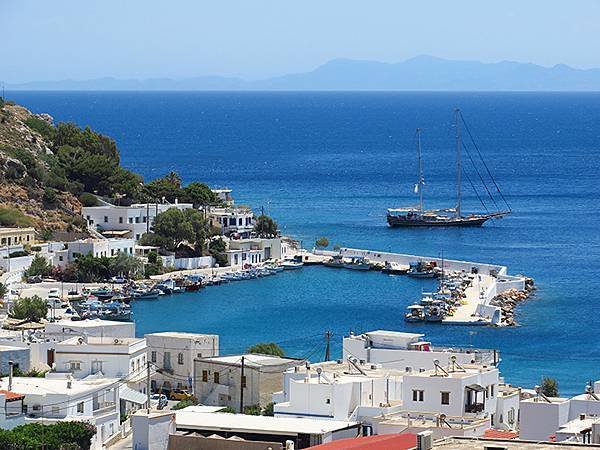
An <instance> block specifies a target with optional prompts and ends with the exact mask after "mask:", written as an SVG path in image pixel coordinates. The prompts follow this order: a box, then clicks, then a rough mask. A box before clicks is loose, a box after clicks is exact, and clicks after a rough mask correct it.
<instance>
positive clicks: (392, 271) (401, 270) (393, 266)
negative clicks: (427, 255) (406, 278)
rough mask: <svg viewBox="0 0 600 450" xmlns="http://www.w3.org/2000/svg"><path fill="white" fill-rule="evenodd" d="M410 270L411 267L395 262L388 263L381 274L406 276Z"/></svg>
mask: <svg viewBox="0 0 600 450" xmlns="http://www.w3.org/2000/svg"><path fill="white" fill-rule="evenodd" d="M409 269H410V266H407V265H404V264H400V263H397V262H394V261H391V262H389V261H386V262H385V265H384V266H383V269H381V272H382V273H386V274H388V275H404V274H406V272H408V270H409Z"/></svg>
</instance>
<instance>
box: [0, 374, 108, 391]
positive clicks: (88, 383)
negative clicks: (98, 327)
mask: <svg viewBox="0 0 600 450" xmlns="http://www.w3.org/2000/svg"><path fill="white" fill-rule="evenodd" d="M68 381H71V387H70V388H67V382H68ZM118 382H119V380H118V379H117V378H98V379H87V380H76V379H73V378H70V379H68V378H66V377H56V378H37V377H13V381H12V388H11V392H13V393H15V394H22V395H48V394H50V395H52V394H63V395H77V394H84V393H86V392H94V391H97V390H98V389H102V388H105V387H107V386H109V385H112V384H116V383H118ZM0 389H3V390H4V389H8V377H5V378H4V379H3V380H2V381H0Z"/></svg>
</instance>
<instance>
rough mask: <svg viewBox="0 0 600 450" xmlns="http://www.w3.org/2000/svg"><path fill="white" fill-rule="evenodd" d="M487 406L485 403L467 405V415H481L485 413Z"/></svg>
mask: <svg viewBox="0 0 600 450" xmlns="http://www.w3.org/2000/svg"><path fill="white" fill-rule="evenodd" d="M484 408H485V405H484V404H483V403H473V404H471V405H465V412H466V413H480V412H483V410H484Z"/></svg>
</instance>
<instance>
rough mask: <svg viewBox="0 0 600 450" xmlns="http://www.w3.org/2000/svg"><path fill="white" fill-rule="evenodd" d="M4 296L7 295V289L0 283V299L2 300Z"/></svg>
mask: <svg viewBox="0 0 600 450" xmlns="http://www.w3.org/2000/svg"><path fill="white" fill-rule="evenodd" d="M6 294H8V288H7V287H6V285H5V284H3V283H0V299H1V298H3V297H4V296H5V295H6Z"/></svg>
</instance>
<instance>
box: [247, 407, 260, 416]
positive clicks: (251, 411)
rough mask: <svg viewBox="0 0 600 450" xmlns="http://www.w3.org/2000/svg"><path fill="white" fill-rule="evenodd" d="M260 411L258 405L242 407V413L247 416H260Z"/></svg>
mask: <svg viewBox="0 0 600 450" xmlns="http://www.w3.org/2000/svg"><path fill="white" fill-rule="evenodd" d="M261 413H262V410H261V409H260V405H248V406H245V407H244V414H247V415H249V416H260V415H261Z"/></svg>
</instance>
